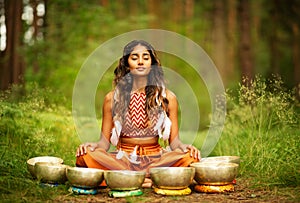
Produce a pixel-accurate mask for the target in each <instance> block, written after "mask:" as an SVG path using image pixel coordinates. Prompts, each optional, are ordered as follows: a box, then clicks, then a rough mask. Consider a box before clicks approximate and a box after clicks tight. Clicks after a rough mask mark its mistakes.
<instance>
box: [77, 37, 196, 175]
mask: <svg viewBox="0 0 300 203" xmlns="http://www.w3.org/2000/svg"><path fill="white" fill-rule="evenodd" d="M114 75H115V78H114V90H113V91H111V92H109V93H108V94H107V95H106V96H105V99H104V103H103V112H102V116H103V117H102V128H101V138H100V141H99V142H97V143H85V144H81V145H80V146H79V147H78V149H77V152H76V156H77V159H76V165H77V166H79V167H89V168H99V169H104V170H136V171H137V170H138V171H145V172H147V174H148V175H149V168H151V167H158V166H172V167H180V166H181V167H184V166H189V165H190V164H191V163H193V162H197V161H199V160H200V151H199V150H198V149H197V148H196V147H194V146H192V145H187V144H183V143H182V142H181V140H180V139H179V129H178V103H177V99H176V96H175V95H174V93H172V92H171V91H170V90H168V89H166V87H165V83H164V75H163V70H162V67H161V64H160V61H159V59H158V57H157V55H156V52H155V50H154V49H153V47H152V46H151V45H150V44H148V43H147V42H145V41H142V40H134V41H132V42H130V43H129V44H127V45H126V46H125V47H124V51H123V56H122V57H121V59H120V61H119V64H118V66H117V67H116V69H115V71H114ZM110 144H112V145H114V146H116V151H114V152H108V150H109V148H110Z"/></svg>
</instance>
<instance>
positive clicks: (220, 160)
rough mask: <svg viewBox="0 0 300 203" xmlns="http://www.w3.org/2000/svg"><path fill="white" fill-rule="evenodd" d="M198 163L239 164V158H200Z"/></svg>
mask: <svg viewBox="0 0 300 203" xmlns="http://www.w3.org/2000/svg"><path fill="white" fill-rule="evenodd" d="M200 162H225V163H236V164H240V157H239V156H211V157H206V158H202V159H201V160H200Z"/></svg>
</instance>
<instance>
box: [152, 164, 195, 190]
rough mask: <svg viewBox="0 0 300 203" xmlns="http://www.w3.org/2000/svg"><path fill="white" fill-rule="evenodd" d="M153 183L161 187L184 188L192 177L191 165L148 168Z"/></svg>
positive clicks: (190, 181)
mask: <svg viewBox="0 0 300 203" xmlns="http://www.w3.org/2000/svg"><path fill="white" fill-rule="evenodd" d="M150 176H151V179H152V181H153V184H154V185H155V186H156V187H158V188H161V189H171V190H173V189H185V188H187V187H188V186H189V185H190V184H191V183H192V182H193V179H194V176H195V168H192V167H155V168H150Z"/></svg>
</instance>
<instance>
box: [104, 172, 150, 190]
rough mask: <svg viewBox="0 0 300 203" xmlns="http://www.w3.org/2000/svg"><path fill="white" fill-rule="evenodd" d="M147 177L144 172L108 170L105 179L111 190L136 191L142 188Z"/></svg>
mask: <svg viewBox="0 0 300 203" xmlns="http://www.w3.org/2000/svg"><path fill="white" fill-rule="evenodd" d="M145 176H146V172H143V171H130V170H110V171H109V170H107V171H104V179H105V182H106V184H107V186H108V187H109V188H110V189H111V190H135V189H138V188H141V187H142V184H143V183H144V180H145Z"/></svg>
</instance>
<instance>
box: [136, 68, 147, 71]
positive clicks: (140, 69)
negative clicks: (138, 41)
mask: <svg viewBox="0 0 300 203" xmlns="http://www.w3.org/2000/svg"><path fill="white" fill-rule="evenodd" d="M145 69H146V67H137V68H136V70H138V71H144V70H145Z"/></svg>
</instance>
